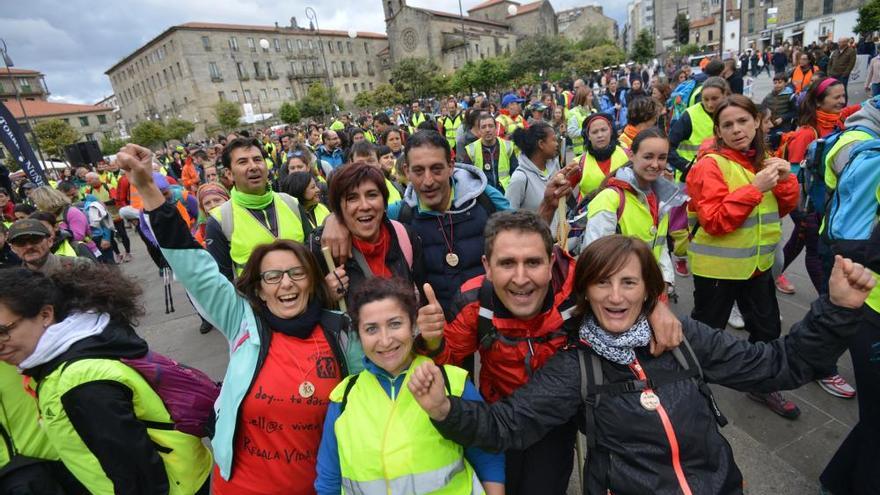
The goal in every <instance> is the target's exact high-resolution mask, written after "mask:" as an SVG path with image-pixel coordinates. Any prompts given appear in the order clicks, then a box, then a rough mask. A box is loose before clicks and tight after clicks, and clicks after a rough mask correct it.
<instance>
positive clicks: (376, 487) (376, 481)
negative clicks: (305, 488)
mask: <svg viewBox="0 0 880 495" xmlns="http://www.w3.org/2000/svg"><path fill="white" fill-rule="evenodd" d="M426 361H428V358H426V357H424V356H418V357H416V358H415V359H414V360H413V362H412V364H411V365H410V367H409V370H407V372H406V373H407V376H406V378H405V379H404V381H403V386H402V387H401V388H400V390H397V391H392V396H391V397H389V396H388V394H387V393H385V391H384V390H383V389H382V385H380V384H379V381H378V380H377V379H376V377H375V376H374V375H373V374H372V373H370V372H369V371H362V372H361V373H360V374H359V375H358V379H357V382H356V383H355V385H354V386H353V387H352V388H351V390H350V391H349V393H348V397H347V403H346V406H345V411H344V412H343V413H342V414H341V415H340V416H339V418H338V419H337V420H336V423H335V425H334V427H333V428H334V431H335V432H336V439H337V445H338V449H339V467H340V471H341V475H342V492H343V493H351V494H361V495H374V494H375V495H394V494H402V493H419V494H450V495H469V494H474V493H476V494H482V493H483V489H482V486H481V485H480V482H479V480H478V479H477V477H476V474H475V473H474V469H473V468H472V467H471V465H470V464H469V463H468V462H467V460H466V459H465V458H464V447H462V446H461V445H459V444H457V443H455V442H453V441H451V440H447V439H445V438H443V436H441V435H440V433H439V432H437V429H436V428H434V425H433V424H432V423H431V418H430V417H429V416H428V414H427V413H425V411H423V410H422V408H421V407H419V404H418V402H416V400H415V398H414V397H413V395H412V393H411V392H410V391H409V388H407V384H408V383H409V379H410V373H411V372H412V370H414V369H415V368H417V367H418V366H419V365H420V364H421V363H423V362H426ZM445 369H446V375H447V377H448V379H449V388H450V390H451V392H452V393H451V395H453V396H456V397H461V394H462V392H463V391H464V385H465V381H466V380H467V372H466V371H465V370H463V369H461V368H456V367H455V366H448V365H447V366H445ZM351 378H352V377H351V376H349V377H347V378H346V379H345V380H343V381H342V382H341V383H340V384H339V385H337V386H336V388H335V389H334V390H333V392H331V393H330V400H331V401H333V402H336V403H340V402H342V398H343V396H344V395H345V389H346V387H347V385H348V381H349V380H351Z"/></svg>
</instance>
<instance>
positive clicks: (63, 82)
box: [0, 0, 627, 103]
mask: <svg viewBox="0 0 880 495" xmlns="http://www.w3.org/2000/svg"><path fill="white" fill-rule="evenodd" d="M8 1H11V0H2V2H0V3H4V4H6V7H7V8H4V9H3V12H2V13H0V36H2V38H3V39H4V40H5V41H6V44H7V47H8V50H9V55H10V57H11V58H12V60H13V62H14V63H15V67H19V68H27V69H37V70H40V71H42V72H43V73H44V74H45V75H46V83H47V85H48V86H49V91H50V92H51V93H52V94H51V97H50V99H52V100H54V101H65V102H70V103H95V102H97V101H99V100H100V99H102V98H103V97H105V96H107V95H109V94H110V93H111V92H112V88H111V86H110V81H109V79H107V76H105V75H104V71H106V70H107V69H109V68H110V67H111V66H112V65H113V64H115V63H116V62H118V61H119V60H121V59H122V58H123V57H125V56H126V55H128V54H130V53H131V52H133V51H134V50H135V49H137V48H138V47H139V46H141V45H143V44H144V43H145V42H147V41H149V40H151V39H152V38H154V37H155V36H156V35H158V34H159V33H161V32H162V31H164V30H165V29H167V28H168V27H169V26H172V25H175V24H183V23H185V22H194V21H201V22H221V23H239V24H259V25H272V24H273V23H274V22H276V21H277V22H278V23H279V24H280V25H282V26H287V25H289V22H290V17H291V16H295V17H296V18H297V19H298V22H299V25H300V26H302V25H308V20H307V19H306V16H305V8H306V6H308V5H310V4H309V3H307V2H304V1H303V0H294V1H278V0H138V1H131V0H117V1H112V2H111V1H106V0H27V1H25V0H21V4H19V5H22V8H17V9H13V8H8V7H9V6H10V4H9V3H6V2H8ZM380 1H381V0H353V1H337V2H328V1H323V2H315V3H313V4H311V5H312V6H313V7H314V8H315V9H316V10H317V12H318V21H319V23H320V26H321V29H342V30H348V29H349V28H355V29H359V30H363V31H375V32H380V33H384V32H385V23H384V14H383V12H382V6H381V3H380ZM481 1H482V0H462V7H463V8H464V10H465V11H466V10H467V9H468V8H469V7H472V6H474V5H477V4H478V3H480V2H481ZM408 3H409V4H410V5H413V6H416V7H426V8H431V9H434V10H445V11H450V12H457V11H458V1H457V0H408ZM520 3H528V0H520ZM552 3H553V7H554V8H555V9H557V10H561V9H566V8H571V7H574V6H578V5H586V4H590V3H592V4H595V3H598V4H600V5H603V6H604V10H605V15H607V16H610V17H613V18H615V19H616V20H617V22H618V24H619V25H620V26H621V27H622V26H623V22H624V20H625V17H626V3H627V2H626V0H616V1H612V0H599V1H598V2H597V1H596V0H552ZM334 5H346V6H345V7H335V6H334ZM367 5H368V6H369V8H365V6H367ZM281 6H283V8H281Z"/></svg>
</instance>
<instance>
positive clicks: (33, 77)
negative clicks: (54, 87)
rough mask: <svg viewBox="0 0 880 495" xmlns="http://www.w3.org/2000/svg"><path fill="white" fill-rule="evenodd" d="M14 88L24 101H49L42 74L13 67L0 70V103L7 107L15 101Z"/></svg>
mask: <svg viewBox="0 0 880 495" xmlns="http://www.w3.org/2000/svg"><path fill="white" fill-rule="evenodd" d="M16 87H17V88H18V94H19V96H20V97H21V98H22V99H24V100H30V101H34V100H48V99H49V89H48V87H47V86H46V79H45V76H43V73H42V72H40V71H38V70H31V69H16V68H14V67H9V68H2V69H0V101H2V102H3V103H6V105H7V106H9V101H15V88H16Z"/></svg>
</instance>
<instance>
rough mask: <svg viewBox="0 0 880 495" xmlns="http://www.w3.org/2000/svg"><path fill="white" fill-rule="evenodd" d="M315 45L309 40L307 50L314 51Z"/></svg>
mask: <svg viewBox="0 0 880 495" xmlns="http://www.w3.org/2000/svg"><path fill="white" fill-rule="evenodd" d="M314 49H315V45H313V44H312V40H309V50H314Z"/></svg>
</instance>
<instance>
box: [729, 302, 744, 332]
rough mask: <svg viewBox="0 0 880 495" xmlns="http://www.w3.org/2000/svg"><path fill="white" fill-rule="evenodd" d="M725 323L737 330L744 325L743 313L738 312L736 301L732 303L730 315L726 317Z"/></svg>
mask: <svg viewBox="0 0 880 495" xmlns="http://www.w3.org/2000/svg"><path fill="white" fill-rule="evenodd" d="M727 324H728V325H729V326H730V327H731V328H735V329H737V330H742V329H743V328H745V327H746V323H745V322H744V321H743V315H742V313H740V312H739V306H737V305H736V303H733V308H731V309H730V316H729V317H728V318H727Z"/></svg>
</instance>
